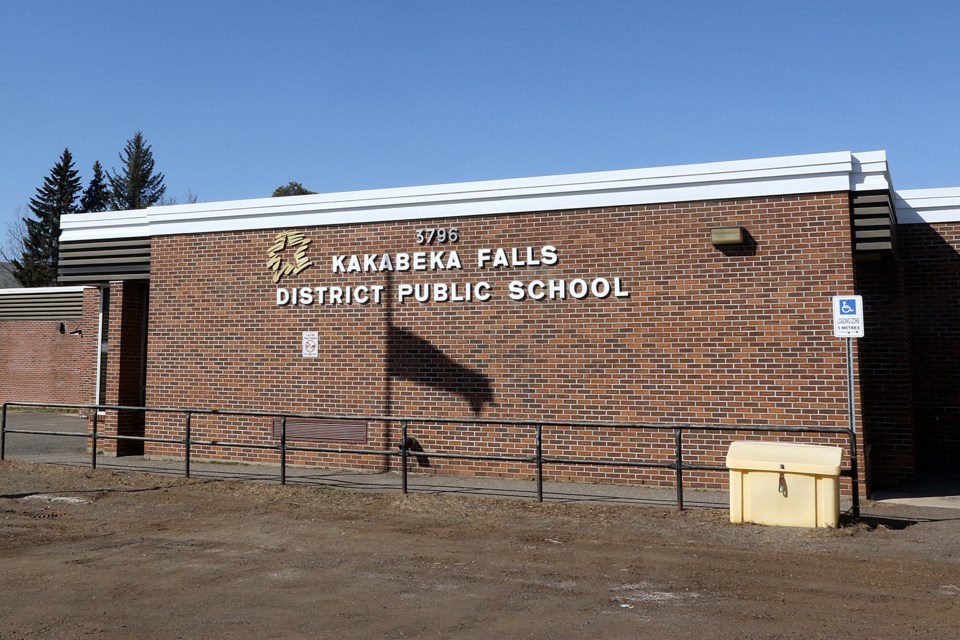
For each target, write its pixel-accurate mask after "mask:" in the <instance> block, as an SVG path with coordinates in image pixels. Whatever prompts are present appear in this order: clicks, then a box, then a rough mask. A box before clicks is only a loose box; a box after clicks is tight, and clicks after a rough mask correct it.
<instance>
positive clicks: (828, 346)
mask: <svg viewBox="0 0 960 640" xmlns="http://www.w3.org/2000/svg"><path fill="white" fill-rule="evenodd" d="M728 225H742V226H744V227H746V228H747V229H748V230H749V231H750V234H751V235H752V237H753V239H754V240H755V246H754V247H752V248H750V249H748V250H740V251H728V252H726V253H724V252H721V251H719V250H718V249H717V248H715V247H713V246H712V245H711V244H710V229H711V228H712V227H716V226H728ZM424 227H443V228H451V227H456V228H458V229H459V232H460V237H461V239H460V241H459V243H458V244H457V245H449V246H447V247H446V248H447V249H450V248H456V250H457V251H458V252H459V255H460V257H461V259H462V262H463V269H462V270H452V271H418V272H406V273H396V274H393V275H392V278H390V277H389V275H390V274H386V273H359V274H355V273H350V274H334V273H332V272H331V256H333V255H337V254H366V253H375V254H382V253H384V252H390V253H396V252H401V251H403V252H414V251H417V250H422V247H420V246H418V245H417V244H416V242H415V232H416V230H417V229H418V228H424ZM302 231H304V232H305V233H306V234H307V235H308V236H309V237H311V238H312V239H313V241H314V242H313V245H312V246H311V247H310V251H309V255H310V257H311V259H312V260H313V262H314V266H313V267H312V268H310V269H307V270H306V271H304V272H303V273H301V274H299V275H298V276H295V277H289V278H287V279H285V280H284V281H283V282H282V283H281V284H282V285H286V286H325V285H341V286H342V285H361V284H364V285H383V286H388V285H392V286H389V287H388V290H395V287H396V286H398V285H399V284H407V283H409V284H425V283H451V282H478V281H486V282H489V283H490V284H491V286H492V290H493V292H494V298H493V299H492V300H490V301H488V302H473V303H453V302H445V303H444V302H432V303H427V304H421V303H417V302H411V301H409V300H408V301H406V302H404V303H402V304H401V303H400V302H399V301H397V300H395V299H394V300H393V301H392V305H390V307H392V314H391V313H390V312H389V311H388V305H386V304H382V305H376V304H368V305H312V306H296V307H290V306H277V305H276V289H277V285H274V284H273V283H272V282H271V280H270V273H269V271H268V270H267V269H266V267H265V263H266V251H267V248H268V247H269V246H270V245H271V244H272V243H273V239H274V237H275V235H276V233H277V230H273V231H250V232H234V233H220V234H201V235H189V236H164V237H156V238H154V240H153V246H152V257H151V260H152V276H151V277H152V280H151V292H150V295H151V317H150V344H149V355H148V381H147V386H148V404H150V405H151V406H198V407H209V408H218V409H236V410H251V411H257V410H259V411H287V412H304V413H323V414H340V415H343V414H366V415H382V414H390V415H395V416H398V415H404V416H434V417H453V418H457V417H460V418H463V417H469V418H481V419H485V420H496V419H506V420H515V419H529V420H537V419H539V420H544V419H552V420H585V421H623V422H641V421H642V422H657V423H666V424H677V423H686V422H694V423H710V424H713V423H729V424H742V425H747V424H758V423H763V424H774V425H784V426H830V427H836V426H840V427H843V426H845V425H846V395H845V393H846V392H845V379H846V378H845V364H844V363H845V355H844V344H843V341H842V340H838V339H835V338H833V336H832V328H831V310H830V297H831V296H833V295H835V294H838V293H845V292H849V291H851V290H853V286H854V281H853V266H852V260H851V258H850V234H849V196H848V194H846V193H834V194H816V195H800V196H791V197H770V198H756V199H742V200H731V201H707V202H689V203H671V204H661V205H650V206H636V207H618V208H606V209H590V210H577V211H559V212H536V213H529V214H522V215H492V216H485V217H469V218H461V219H445V220H441V221H435V222H434V223H430V222H425V221H416V222H396V223H378V224H369V225H344V226H335V227H325V228H320V229H303V230H302ZM545 245H552V246H555V247H556V248H557V250H558V254H559V261H558V262H557V264H555V265H553V266H546V267H545V266H542V265H541V266H527V267H517V268H498V269H492V268H485V269H480V268H478V267H477V265H476V260H477V252H478V250H479V249H481V248H507V249H508V250H509V249H510V248H519V249H520V251H521V254H522V253H523V252H525V249H526V247H534V248H535V249H534V251H538V250H539V248H540V247H543V246H545ZM598 277H603V278H609V279H613V278H615V277H620V278H621V279H622V282H623V285H624V288H625V289H626V290H627V291H629V294H630V295H629V297H627V298H613V297H609V298H607V299H595V298H587V299H583V300H573V299H565V300H543V301H530V300H526V301H523V302H516V301H512V300H510V299H509V298H508V297H507V295H506V292H507V291H506V290H507V285H508V283H509V282H510V281H512V280H522V281H524V282H529V281H531V280H534V279H541V280H550V279H564V280H567V281H568V282H569V281H570V280H571V279H574V278H585V279H587V280H590V279H593V278H598ZM394 298H395V296H394ZM303 331H319V332H320V357H319V358H315V359H308V358H303V357H301V337H302V332H303ZM391 374H392V375H391ZM193 428H194V432H195V434H196V436H197V437H208V438H213V439H221V440H235V439H243V440H246V441H249V442H256V443H273V442H275V440H274V439H273V438H272V437H271V435H270V426H269V421H268V420H265V419H260V420H258V419H245V420H242V421H241V420H228V419H226V418H224V417H207V418H197V419H195V421H194V424H193ZM410 428H411V435H412V436H413V437H415V438H416V440H417V441H418V442H419V443H420V444H421V445H422V446H423V448H424V449H426V450H428V451H429V450H431V449H433V448H436V447H438V445H439V446H442V448H443V449H444V450H447V451H455V452H462V453H468V452H478V453H486V452H498V453H504V454H512V453H515V454H517V455H530V454H531V453H532V452H533V442H534V440H533V433H532V431H531V430H529V429H527V430H521V429H517V428H511V427H499V426H486V427H481V426H476V425H468V424H463V425H456V426H447V427H443V428H435V427H432V426H430V425H426V424H423V423H419V424H411V426H410ZM182 429H183V418H182V417H175V416H168V417H162V416H156V415H153V416H150V417H149V418H148V432H149V433H150V434H151V435H160V436H166V437H182V433H183V431H182ZM369 432H370V443H369V446H370V447H371V448H395V447H396V443H397V442H398V441H399V439H400V438H399V434H398V429H397V428H396V427H392V428H385V427H384V426H383V425H382V424H380V423H371V426H370V430H369ZM743 436H744V437H754V436H751V435H748V434H743ZM784 439H787V440H789V439H793V440H808V439H805V438H799V437H797V438H789V437H787V438H784ZM828 440H829V441H831V442H836V443H843V439H842V438H833V439H828ZM728 441H729V437H727V436H724V437H721V436H716V435H712V434H710V433H704V432H702V433H699V434H693V435H691V436H689V438H688V445H689V449H688V451H687V453H686V455H687V461H688V462H704V463H707V462H709V463H716V464H722V462H723V457H724V454H725V449H726V444H727V442H728ZM822 441H826V440H822ZM441 443H442V444H441ZM672 446H673V434H672V432H664V433H656V432H650V431H640V432H633V433H629V434H624V433H621V432H615V431H612V430H599V431H598V430H592V429H551V430H549V431H548V433H547V438H546V448H545V452H546V453H547V455H576V456H583V457H590V456H595V457H596V456H601V457H621V458H622V459H624V460H634V459H637V458H638V457H643V458H650V457H655V458H658V459H663V457H664V456H665V455H668V454H669V453H670V452H672ZM181 451H182V450H181V449H180V447H178V446H158V445H149V444H148V446H147V453H148V454H154V455H180V454H181ZM196 453H197V454H198V455H199V456H203V457H209V458H229V457H238V458H242V459H245V460H251V461H263V462H276V461H277V454H276V452H272V451H271V452H263V451H256V450H246V451H242V452H240V451H228V450H225V449H223V448H217V447H198V448H197V450H196ZM290 461H291V462H304V463H318V462H319V463H322V464H326V465H331V466H350V467H364V468H376V469H383V468H387V467H392V468H396V460H393V459H387V460H384V459H383V458H362V459H361V458H358V457H357V456H349V455H339V456H337V455H325V456H324V455H317V454H303V453H300V454H295V455H291V457H290ZM415 467H416V468H417V469H419V470H421V471H424V472H437V471H443V472H457V473H467V474H501V475H507V476H517V477H529V476H530V475H531V473H532V471H533V470H532V466H531V465H527V464H523V463H489V462H474V461H453V460H440V459H436V458H429V459H422V458H421V459H420V465H419V466H417V465H415ZM548 472H549V474H550V477H554V478H560V477H563V478H570V479H580V480H590V481H617V482H621V481H622V482H632V481H638V480H640V481H648V482H672V472H666V471H650V470H632V469H628V468H605V467H553V466H552V467H550V468H549V470H548ZM724 483H725V475H724V474H717V473H707V474H699V475H698V476H696V477H693V479H692V486H697V484H700V485H703V486H722V485H723V484H724Z"/></svg>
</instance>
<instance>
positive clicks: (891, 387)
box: [856, 258, 916, 490]
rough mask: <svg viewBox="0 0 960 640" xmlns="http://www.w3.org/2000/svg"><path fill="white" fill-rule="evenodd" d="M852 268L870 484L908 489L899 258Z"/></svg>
mask: <svg viewBox="0 0 960 640" xmlns="http://www.w3.org/2000/svg"><path fill="white" fill-rule="evenodd" d="M856 271H857V292H858V293H860V294H861V295H862V296H863V300H864V305H863V306H864V334H865V335H864V337H863V338H858V339H857V340H856V343H857V346H858V347H859V349H860V358H861V365H862V367H861V375H860V378H859V384H860V387H861V396H862V398H863V402H862V410H863V412H864V415H863V424H864V430H865V431H864V434H863V437H864V438H865V440H866V442H867V443H868V446H867V448H866V449H867V457H868V460H867V462H868V465H867V467H868V468H869V470H870V478H869V481H870V486H871V487H872V488H874V489H899V490H903V489H909V488H911V487H912V486H913V485H914V483H915V471H916V447H915V442H914V421H913V388H912V384H911V380H910V362H911V360H910V358H911V352H910V339H909V334H910V322H909V320H908V318H907V298H906V295H905V292H906V289H905V282H904V269H903V263H902V262H901V261H899V260H893V259H889V258H888V259H883V260H880V261H874V262H861V263H859V264H858V265H857V270H856Z"/></svg>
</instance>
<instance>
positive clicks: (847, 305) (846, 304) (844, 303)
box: [840, 300, 857, 316]
mask: <svg viewBox="0 0 960 640" xmlns="http://www.w3.org/2000/svg"><path fill="white" fill-rule="evenodd" d="M840 315H842V316H855V315H857V301H856V300H841V301H840Z"/></svg>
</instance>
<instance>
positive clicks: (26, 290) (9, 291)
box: [0, 287, 96, 296]
mask: <svg viewBox="0 0 960 640" xmlns="http://www.w3.org/2000/svg"><path fill="white" fill-rule="evenodd" d="M85 289H96V287H18V288H15V289H0V296H5V295H15V294H19V295H23V294H25V293H26V294H33V293H35V294H37V295H40V294H43V293H80V292H81V291H83V290H85Z"/></svg>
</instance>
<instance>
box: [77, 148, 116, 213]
mask: <svg viewBox="0 0 960 640" xmlns="http://www.w3.org/2000/svg"><path fill="white" fill-rule="evenodd" d="M109 208H110V189H109V188H108V187H107V176H106V174H105V173H104V172H103V167H101V166H100V161H99V160H97V161H95V162H94V163H93V178H91V179H90V184H89V185H87V188H86V190H84V192H83V195H82V196H80V213H93V212H96V211H107V210H108V209H109Z"/></svg>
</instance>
